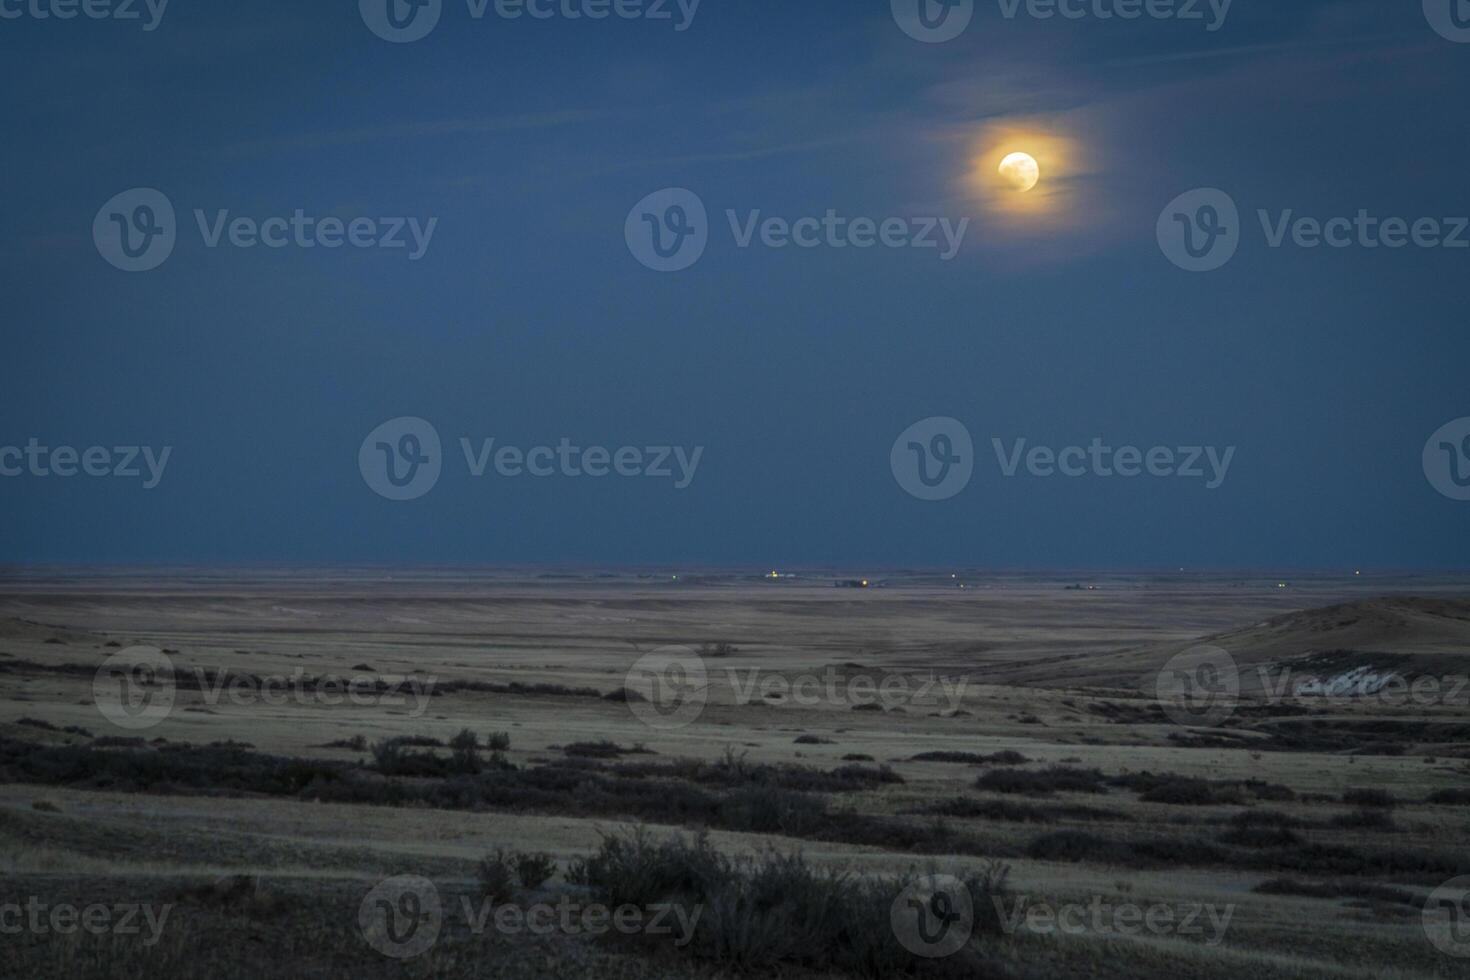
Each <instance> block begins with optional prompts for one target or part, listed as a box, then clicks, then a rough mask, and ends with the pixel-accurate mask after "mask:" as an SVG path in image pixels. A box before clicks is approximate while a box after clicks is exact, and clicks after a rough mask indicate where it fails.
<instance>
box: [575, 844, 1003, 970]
mask: <svg viewBox="0 0 1470 980" xmlns="http://www.w3.org/2000/svg"><path fill="white" fill-rule="evenodd" d="M1008 873H1009V868H1007V867H1006V866H1004V865H999V864H991V865H988V866H987V867H986V868H984V869H982V870H981V871H980V872H978V873H971V874H970V875H968V876H967V877H965V878H963V879H962V881H963V884H964V887H965V888H966V889H967V890H968V891H969V893H970V897H971V903H972V905H973V907H974V910H975V930H974V931H975V934H976V936H977V937H979V938H982V939H983V938H984V937H987V936H994V935H998V934H999V933H1000V932H1001V922H1000V915H1001V913H1000V912H999V911H998V910H997V906H998V904H999V903H998V901H997V900H999V899H1002V898H1003V897H1004V896H1005V895H1006V894H1008V888H1007V875H1008ZM572 877H573V878H575V879H576V880H577V881H579V882H580V883H582V884H585V885H587V886H589V887H591V888H592V889H593V891H594V893H595V894H596V895H597V896H598V897H599V899H600V900H602V901H604V902H606V903H607V904H609V905H613V906H618V905H623V904H631V905H636V906H642V907H646V906H648V905H650V904H654V903H660V902H670V903H673V904H675V905H682V906H683V907H685V908H686V909H692V908H695V907H702V909H703V912H702V915H701V916H700V918H699V919H698V923H697V925H696V926H695V928H694V930H693V933H692V935H691V936H689V937H687V938H688V941H687V943H686V944H685V945H684V946H683V949H684V951H685V952H686V953H687V954H689V955H691V956H693V957H696V958H698V959H702V960H707V961H712V962H717V963H719V965H720V967H721V968H722V969H730V970H734V971H737V972H742V973H744V972H752V971H761V972H767V973H774V972H778V971H781V970H782V969H783V968H785V969H788V970H789V969H790V968H792V967H797V968H804V969H806V970H814V971H819V972H821V973H823V974H827V973H840V974H846V975H853V976H859V977H872V978H882V980H888V978H890V977H894V976H900V975H911V974H914V973H916V972H920V971H922V972H924V973H927V974H929V975H934V971H940V972H941V974H942V975H952V976H981V975H988V976H1006V973H1005V972H1004V971H1003V970H999V969H998V968H997V967H994V966H992V965H990V964H986V963H985V961H984V957H983V953H982V952H981V950H980V949H979V948H977V946H976V945H975V944H974V943H973V942H972V943H971V945H969V946H967V947H965V949H963V950H962V951H961V952H960V953H958V954H956V955H954V956H952V957H948V958H946V959H944V960H924V959H922V958H920V957H917V956H915V955H914V954H913V953H911V952H909V951H908V950H907V949H905V948H904V946H903V945H902V944H901V943H900V942H899V940H898V938H897V936H896V935H895V932H894V929H893V927H892V924H891V913H892V908H893V905H894V903H895V901H896V900H897V899H899V898H900V896H901V895H902V894H903V892H904V890H905V889H906V888H908V887H909V886H910V885H911V884H913V883H915V882H916V881H917V880H918V877H919V876H918V875H917V874H916V873H914V872H910V873H908V874H906V875H903V876H901V877H899V878H897V879H865V878H860V877H856V876H852V875H848V874H843V873H838V872H827V871H820V870H818V869H815V868H813V867H812V866H811V865H809V864H808V863H807V862H806V860H805V859H804V858H803V857H802V855H800V854H799V853H798V854H792V855H786V854H780V853H778V852H776V851H774V850H768V851H765V852H763V853H762V854H760V855H759V856H757V857H754V858H746V859H739V858H731V857H727V856H726V855H724V854H721V853H720V852H718V851H717V850H715V849H714V847H713V846H712V845H711V844H710V842H709V840H708V838H707V837H705V836H703V835H701V836H698V837H695V838H694V839H693V840H687V839H684V838H680V837H675V838H671V839H668V840H663V841H655V840H654V839H652V838H651V837H650V836H649V835H648V834H647V833H646V832H645V831H642V830H635V831H632V832H630V833H628V834H625V835H622V836H612V837H607V838H604V840H603V843H602V846H601V848H600V849H599V850H598V852H597V853H596V854H593V855H592V856H591V857H589V858H587V859H586V860H585V861H583V862H580V863H579V864H578V865H577V866H576V868H575V870H574V872H573V874H572ZM672 938H675V939H679V940H683V939H684V937H677V936H676V937H672ZM650 941H653V940H652V938H650Z"/></svg>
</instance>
